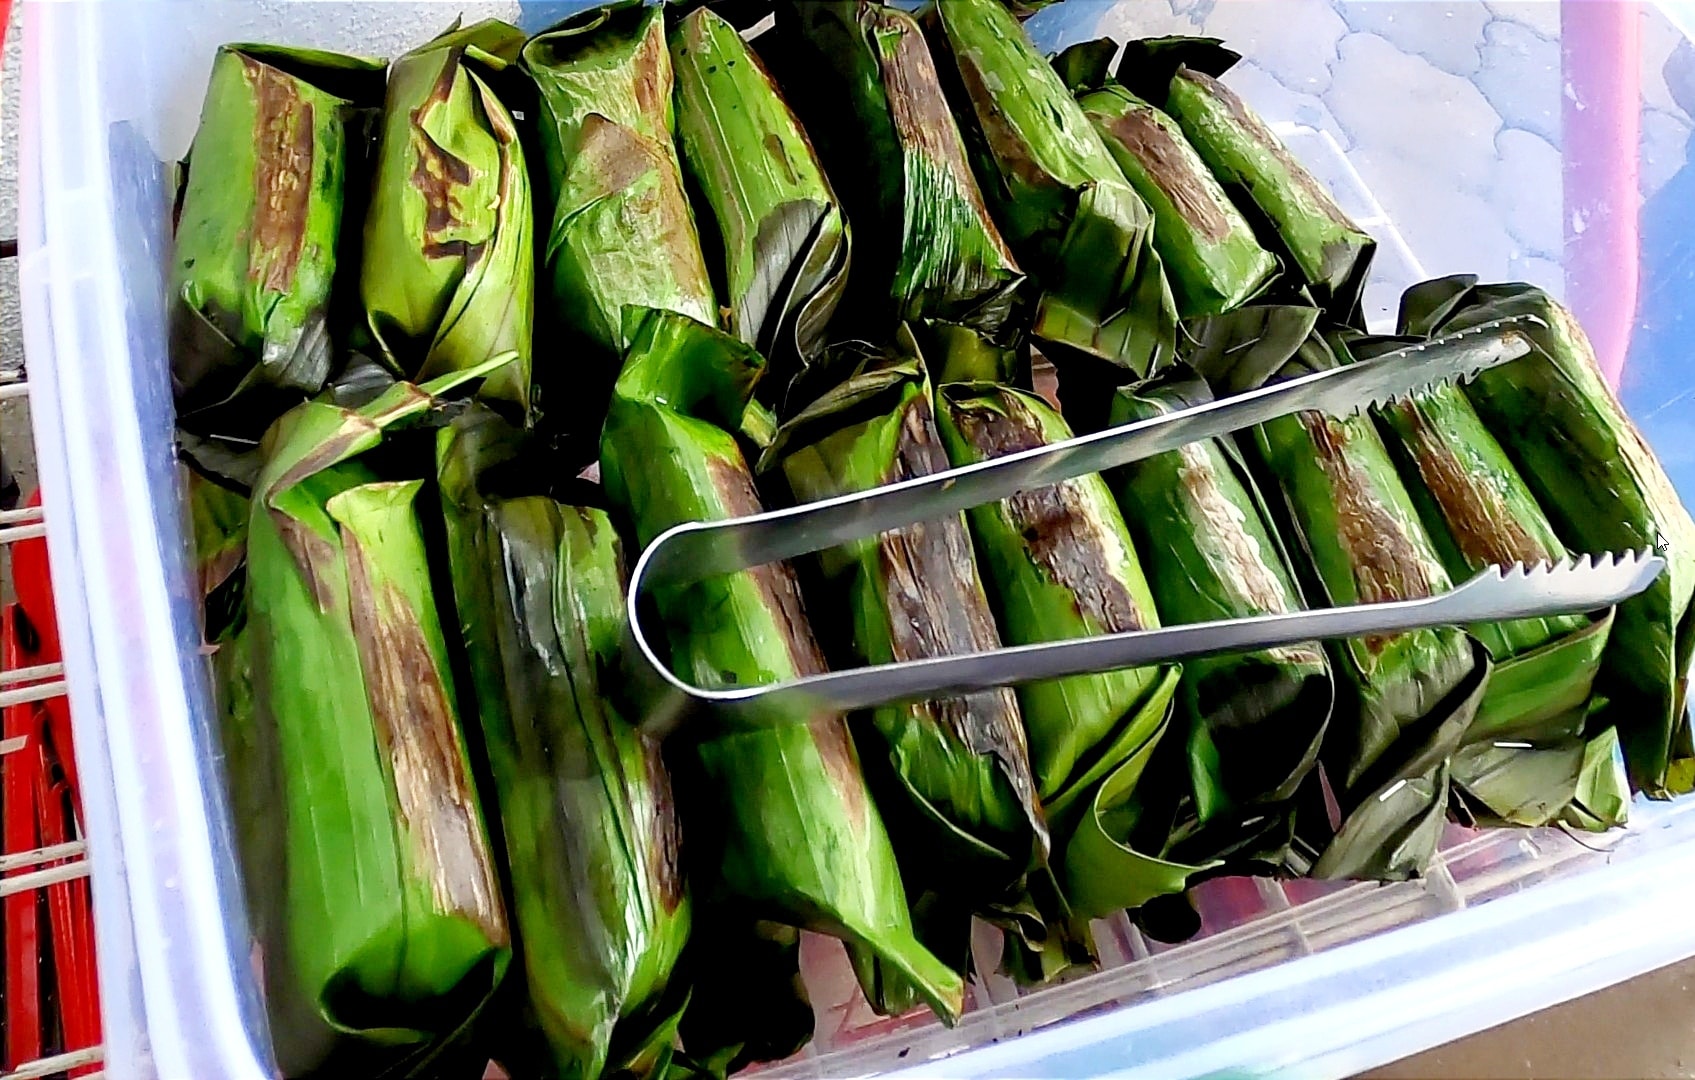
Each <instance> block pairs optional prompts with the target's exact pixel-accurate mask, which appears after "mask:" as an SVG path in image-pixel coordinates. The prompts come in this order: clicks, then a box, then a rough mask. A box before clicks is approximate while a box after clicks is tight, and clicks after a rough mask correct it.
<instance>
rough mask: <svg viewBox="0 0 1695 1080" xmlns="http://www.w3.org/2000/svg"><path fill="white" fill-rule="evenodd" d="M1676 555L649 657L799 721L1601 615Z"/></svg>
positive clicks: (730, 698) (721, 704) (749, 718)
mask: <svg viewBox="0 0 1695 1080" xmlns="http://www.w3.org/2000/svg"><path fill="white" fill-rule="evenodd" d="M1664 569H1665V560H1664V559H1663V558H1661V557H1660V556H1658V555H1654V554H1651V553H1649V552H1646V551H1643V552H1628V553H1625V554H1624V555H1621V556H1614V555H1603V556H1599V557H1597V558H1591V557H1590V556H1588V555H1585V556H1582V557H1581V558H1579V559H1577V560H1575V561H1573V560H1569V559H1568V560H1563V561H1561V562H1559V563H1556V564H1554V565H1552V566H1550V565H1548V564H1546V563H1543V564H1541V565H1539V566H1536V567H1532V568H1528V569H1527V568H1526V567H1523V566H1514V567H1512V568H1510V569H1503V568H1501V567H1490V568H1489V569H1487V570H1484V571H1483V572H1481V573H1479V574H1477V575H1476V576H1474V577H1472V578H1471V579H1470V580H1468V581H1466V582H1465V583H1464V584H1462V585H1460V586H1459V587H1458V588H1456V589H1452V590H1450V591H1448V592H1445V593H1440V594H1438V595H1436V596H1431V597H1427V598H1425V599H1421V600H1398V601H1392V602H1388V603H1381V604H1356V605H1352V606H1349V607H1336V608H1319V609H1317V610H1313V611H1297V612H1290V613H1289V614H1285V615H1260V616H1256V617H1253V618H1247V619H1222V620H1218V621H1216V622H1202V623H1185V624H1183V625H1181V626H1168V627H1165V628H1163V629H1159V630H1132V631H1129V632H1126V633H1122V634H1103V635H1101V636H1099V637H1088V638H1073V639H1071V640H1067V641H1052V642H1043V643H1041V644H1038V645H1019V646H1014V647H1010V648H1004V649H995V650H992V651H989V652H977V653H966V654H962V655H959V656H940V657H935V658H932V659H928V660H908V661H905V662H903V663H897V664H878V665H875V666H872V667H860V668H852V669H850V670H847V671H832V672H828V673H826V674H823V675H814V676H811V677H809V678H804V679H793V680H790V681H788V682H783V683H776V684H773V685H769V686H738V687H733V688H729V689H723V690H707V689H703V688H701V687H697V686H693V685H690V684H689V683H686V682H684V681H683V680H681V679H679V678H677V677H676V676H675V675H673V674H671V672H670V671H669V670H667V669H665V668H664V667H663V665H662V664H661V662H660V661H659V660H658V658H657V657H655V656H653V655H652V654H651V653H649V654H648V659H649V662H650V663H652V664H653V665H654V666H655V668H656V669H657V670H659V671H660V673H661V674H663V675H664V676H665V678H666V680H667V681H668V682H670V683H671V685H673V686H675V687H676V688H677V689H678V690H681V691H682V692H683V693H684V694H686V695H687V696H688V697H691V698H694V699H695V700H697V701H699V702H702V703H703V704H706V705H708V706H710V707H712V708H713V710H714V711H715V712H717V713H718V714H719V716H720V717H721V718H722V719H723V720H724V721H725V722H726V724H727V726H729V727H731V728H744V729H745V728H755V727H761V726H766V725H770V724H779V723H787V722H791V721H793V720H795V719H796V718H797V717H799V718H804V717H807V716H814V715H817V714H818V713H820V712H847V711H850V710H853V709H866V708H871V707H872V706H875V705H884V704H888V703H890V702H897V701H918V700H923V699H926V698H936V697H952V696H955V695H959V694H967V693H973V692H975V691H979V690H986V689H989V688H990V687H996V686H1016V685H1019V684H1021V683H1027V682H1036V681H1039V680H1042V679H1054V678H1060V677H1062V676H1066V675H1080V674H1084V673H1087V672H1097V671H1114V670H1117V669H1120V668H1130V667H1141V666H1142V665H1144V664H1161V663H1167V662H1170V661H1174V660H1186V659H1190V658H1193V657H1197V656H1208V655H1212V654H1215V653H1229V652H1253V651H1255V650H1259V649H1271V648H1277V647H1279V646H1283V645H1294V644H1297V643H1300V642H1307V641H1316V640H1324V639H1334V638H1354V637H1364V636H1366V635H1368V634H1388V633H1396V632H1399V631H1406V630H1419V629H1423V628H1424V627H1428V626H1449V625H1462V626H1463V625H1467V624H1470V623H1476V622H1484V621H1490V622H1492V621H1495V620H1500V619H1519V618H1534V617H1537V616H1542V615H1556V614H1561V613H1565V612H1573V611H1594V610H1598V609H1601V608H1606V607H1608V606H1610V605H1612V604H1616V603H1619V602H1620V601H1623V600H1627V599H1629V598H1630V597H1632V596H1635V595H1636V594H1637V593H1639V592H1641V591H1642V590H1644V589H1646V588H1647V587H1648V586H1649V585H1651V584H1653V582H1654V579H1655V578H1657V577H1659V576H1660V573H1661V572H1662V571H1663V570H1664Z"/></svg>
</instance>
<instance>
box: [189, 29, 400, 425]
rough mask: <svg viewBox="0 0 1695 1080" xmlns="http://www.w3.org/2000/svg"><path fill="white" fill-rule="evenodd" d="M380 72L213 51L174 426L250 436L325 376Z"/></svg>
mask: <svg viewBox="0 0 1695 1080" xmlns="http://www.w3.org/2000/svg"><path fill="white" fill-rule="evenodd" d="M386 68H387V65H386V64H385V63H384V62H383V61H381V60H366V59H363V58H360V57H354V56H344V55H341V54H339V53H330V52H322V51H319V50H315V49H291V48H283V47H280V46H274V45H225V46H224V47H223V48H221V49H219V50H218V55H217V58H216V59H215V60H214V61H213V62H212V77H211V81H210V82H209V83H208V85H207V87H206V100H205V104H204V106H203V107H202V108H201V112H200V126H199V129H198V130H197V131H196V132H195V136H194V145H193V148H192V151H191V159H190V162H189V168H188V177H187V182H186V185H185V187H184V190H183V193H182V205H181V209H180V214H179V218H178V222H177V227H176V252H175V256H174V261H173V263H172V267H171V313H170V319H171V387H172V390H173V392H174V394H175V396H176V404H177V417H178V423H179V424H182V425H183V426H185V427H190V428H193V429H195V430H213V431H217V432H220V433H226V434H232V435H236V436H240V437H244V438H250V439H257V438H258V437H259V436H260V435H262V434H264V431H265V429H266V428H267V427H269V426H270V423H271V421H272V420H274V419H276V418H277V417H278V416H280V415H281V414H282V413H283V412H285V411H287V409H288V408H289V407H291V406H293V405H296V404H298V403H299V402H301V401H303V400H305V399H306V398H307V397H309V396H310V395H312V394H315V393H317V392H318V390H319V388H320V387H322V386H323V385H324V380H326V379H327V378H329V375H330V371H331V369H332V368H333V367H334V364H335V349H336V342H335V341H334V340H333V337H332V334H331V332H330V325H331V323H332V321H333V320H332V318H331V315H332V311H331V308H332V306H333V305H334V301H335V295H336V293H337V290H336V288H335V285H336V269H337V264H338V261H339V260H340V259H341V258H342V257H343V255H344V254H346V250H345V249H346V236H345V234H346V233H350V232H351V231H352V224H353V223H354V222H356V221H357V220H358V219H357V216H356V215H349V214H348V213H347V204H348V200H349V195H350V193H351V194H352V196H353V204H354V210H355V211H357V208H358V206H359V205H360V203H361V202H362V200H361V199H360V197H359V195H358V192H360V191H361V190H362V189H363V187H364V184H365V182H366V176H365V168H366V165H367V161H366V158H367V148H366V145H365V143H366V139H365V134H364V133H365V129H366V127H367V126H368V122H369V120H370V119H371V118H372V117H374V115H375V112H376V109H377V107H378V106H380V105H381V103H382V96H383V73H384V71H385V70H386ZM344 222H346V223H347V226H348V227H347V228H346V229H344ZM355 235H356V234H355Z"/></svg>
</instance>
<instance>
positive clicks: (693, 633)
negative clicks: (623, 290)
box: [600, 311, 964, 1021]
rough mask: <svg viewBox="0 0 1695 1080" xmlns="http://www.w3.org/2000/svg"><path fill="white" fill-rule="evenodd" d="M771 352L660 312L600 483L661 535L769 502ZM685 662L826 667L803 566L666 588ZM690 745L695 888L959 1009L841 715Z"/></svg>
mask: <svg viewBox="0 0 1695 1080" xmlns="http://www.w3.org/2000/svg"><path fill="white" fill-rule="evenodd" d="M763 367H764V364H763V360H762V358H761V357H760V356H759V355H758V354H757V353H756V352H754V351H753V350H752V349H750V348H749V347H747V346H746V345H745V344H744V343H742V342H740V341H738V340H737V339H736V338H734V337H731V336H730V335H728V334H724V333H722V332H720V331H718V330H715V329H713V328H712V327H709V326H706V325H704V324H702V323H698V322H695V321H694V320H692V319H689V318H687V317H686V316H682V315H678V314H676V313H674V312H665V311H648V312H645V313H644V315H643V317H642V319H641V321H640V323H639V328H638V330H637V332H636V334H635V336H634V337H633V339H632V343H631V346H630V353H629V357H628V359H627V360H626V361H625V365H624V370H623V373H622V374H621V375H620V376H619V378H618V383H617V386H616V387H615V388H614V391H613V397H612V406H611V410H610V412H609V413H608V416H607V421H606V427H605V429H604V430H603V432H602V436H601V460H600V466H601V476H602V478H603V482H604V483H605V485H606V489H607V492H608V493H609V495H610V497H611V498H612V500H613V501H614V502H615V503H616V504H617V505H619V506H621V507H623V508H625V509H626V510H627V511H628V513H629V515H630V517H631V519H632V520H633V522H634V524H635V530H636V534H637V538H638V540H639V541H640V542H641V543H644V544H645V543H648V542H651V541H652V540H653V538H654V537H656V536H657V535H659V534H660V533H661V532H663V531H664V530H665V529H668V528H670V527H671V526H673V525H676V524H679V523H681V522H685V521H704V520H717V519H721V518H726V517H737V516H742V515H745V514H750V513H757V512H758V511H759V509H760V504H759V497H758V494H757V492H756V491H755V489H754V485H753V477H752V473H751V471H750V470H749V468H748V466H747V463H746V461H745V460H744V459H743V457H742V453H741V450H740V448H739V447H738V446H737V444H736V440H735V438H734V436H733V435H732V434H731V432H732V431H733V430H735V429H736V427H738V426H739V424H740V423H741V413H742V410H743V407H744V405H745V403H746V400H747V397H748V396H749V394H750V393H751V392H752V389H753V384H754V382H755V380H756V379H757V378H758V376H759V375H760V373H761V371H762V370H763ZM654 602H655V606H656V607H657V609H658V612H659V615H660V617H661V619H663V621H664V623H665V625H666V627H667V630H668V636H669V637H670V641H671V653H672V660H671V662H672V665H673V667H674V669H675V670H677V671H678V672H680V673H681V674H682V676H683V677H685V678H688V679H690V680H692V681H694V682H696V683H697V684H699V685H703V686H725V685H733V684H745V683H759V682H771V681H775V680H781V679H788V678H795V677H799V676H801V675H808V674H816V673H818V672H821V671H823V670H825V666H824V661H823V657H822V655H821V653H820V650H819V647H818V643H817V641H816V640H815V639H814V637H813V635H812V631H811V629H810V627H809V626H808V624H807V621H806V614H805V611H804V608H803V607H802V603H801V596H800V590H799V587H798V584H797V582H796V579H795V575H794V572H793V570H792V569H791V568H790V567H789V566H788V565H787V564H784V563H774V564H767V565H764V566H760V567H756V568H753V569H750V570H743V571H739V572H736V573H733V574H725V575H718V576H714V577H709V578H706V579H704V580H700V581H695V582H691V583H688V584H686V585H672V586H666V587H661V588H656V589H655V594H654ZM771 719H772V720H773V724H772V725H770V726H766V727H763V728H760V729H758V730H752V731H737V732H727V733H718V732H713V733H708V734H704V735H702V736H701V737H698V738H695V739H691V740H689V741H688V745H687V749H686V752H685V753H684V754H683V758H684V760H683V762H682V763H681V764H679V765H678V768H679V770H683V769H684V766H685V765H686V776H685V777H684V779H686V780H687V783H685V784H680V788H681V795H680V803H681V805H682V807H683V818H684V820H686V821H687V822H688V823H689V830H690V831H689V844H690V849H691V851H692V852H695V853H697V854H694V855H691V857H690V859H691V865H692V866H695V867H698V868H710V869H703V870H702V874H703V875H704V880H697V885H698V886H699V888H698V889H697V895H701V896H702V900H703V902H707V903H732V904H735V905H738V906H739V907H740V908H741V910H742V911H743V913H744V914H746V915H749V916H752V917H755V918H765V919H770V920H774V921H778V922H783V923H787V924H791V925H797V926H802V927H806V928H812V929H817V930H820V931H822V932H825V933H831V934H835V935H837V936H839V937H842V938H844V939H846V940H847V941H848V942H850V943H851V944H854V945H856V946H858V947H860V948H862V949H865V950H868V951H869V952H871V953H873V954H875V956H876V957H877V958H878V960H880V961H881V962H882V963H884V964H886V965H888V966H889V967H890V968H891V969H892V970H895V971H898V972H899V973H900V974H901V975H902V976H903V977H904V978H906V979H907V980H908V981H910V983H911V984H912V986H913V987H914V988H916V990H917V992H918V993H919V995H920V996H921V997H922V998H923V999H924V1000H925V1001H926V1002H927V1003H929V1004H930V1006H931V1007H932V1008H933V1009H934V1010H935V1011H936V1012H937V1014H938V1015H940V1016H942V1017H943V1018H944V1019H946V1020H949V1021H951V1020H953V1019H954V1018H956V1017H957V1016H958V1015H959V1010H960V1008H961V1005H962V1001H963V996H964V984H963V982H962V980H961V979H960V977H959V975H958V974H956V973H955V972H954V971H952V970H951V969H949V968H948V966H947V965H945V964H943V963H942V962H941V961H940V960H938V959H937V958H936V957H935V956H934V955H932V954H931V953H930V952H929V951H928V950H926V949H925V948H924V947H923V946H922V945H920V944H919V942H918V940H917V938H916V937H915V936H914V934H913V928H912V916H911V912H910V910H909V909H908V907H907V899H906V893H905V890H904V888H903V885H902V882H901V876H900V871H899V869H898V868H897V866H896V863H895V855H894V851H893V849H892V847H891V846H890V842H889V836H888V833H887V832H886V831H885V829H884V826H883V821H882V818H881V816H880V815H879V814H878V811H877V808H876V806H875V805H874V804H873V803H872V802H871V797H870V794H869V792H868V791H867V790H866V786H865V780H864V777H863V775H862V774H861V772H860V765H859V759H858V757H857V755H856V754H855V752H854V747H853V743H852V742H851V740H850V737H849V733H848V728H847V724H846V722H845V721H844V720H843V718H842V717H841V716H839V715H836V714H830V713H824V714H820V715H814V716H794V717H772V718H771Z"/></svg>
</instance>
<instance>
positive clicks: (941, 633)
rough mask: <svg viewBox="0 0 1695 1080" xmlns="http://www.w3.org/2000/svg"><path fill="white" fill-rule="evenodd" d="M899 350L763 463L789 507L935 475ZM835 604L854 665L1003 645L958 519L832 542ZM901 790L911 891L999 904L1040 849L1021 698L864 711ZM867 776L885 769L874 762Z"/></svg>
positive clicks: (1043, 841) (901, 834)
mask: <svg viewBox="0 0 1695 1080" xmlns="http://www.w3.org/2000/svg"><path fill="white" fill-rule="evenodd" d="M903 336H905V337H906V342H905V348H904V349H902V350H900V351H901V352H902V353H904V356H900V355H897V356H894V357H891V358H889V359H888V360H887V361H886V362H884V363H882V364H879V365H875V366H871V367H869V368H868V369H866V370H863V371H861V372H860V373H858V374H857V375H855V376H853V377H852V378H849V379H848V380H847V381H845V382H843V383H842V384H841V385H840V386H839V387H837V389H835V390H834V391H832V392H830V393H828V394H826V395H824V396H823V397H821V398H820V399H818V401H816V402H814V403H813V404H812V405H811V406H809V407H808V408H807V409H805V410H804V411H802V412H801V413H799V414H798V415H796V417H795V418H794V419H793V420H792V421H790V422H789V424H788V425H787V426H786V427H785V428H784V429H783V431H782V432H781V433H780V434H779V437H778V442H777V444H776V445H775V446H774V447H773V448H772V450H771V451H770V452H769V453H768V455H767V461H770V462H774V463H780V464H781V467H782V471H783V475H784V477H785V478H786V479H787V480H788V486H789V489H790V490H791V491H792V492H793V494H794V497H795V500H796V501H797V502H803V503H805V502H816V501H817V500H819V499H827V498H831V497H834V496H837V495H846V494H851V493H855V492H861V491H867V490H869V489H871V488H874V487H877V486H879V485H882V484H893V483H898V482H900V481H902V480H909V479H913V478H915V477H920V476H928V475H930V474H931V473H936V472H942V471H944V470H946V469H947V467H948V459H947V455H946V453H945V452H944V451H943V449H942V445H941V437H940V436H939V435H938V434H937V432H936V424H935V417H934V414H933V411H932V410H933V405H932V403H931V396H930V383H929V380H928V379H927V378H925V376H924V370H923V367H922V364H921V362H920V361H919V360H918V358H917V352H916V349H915V348H914V347H913V344H912V342H911V339H910V336H908V335H905V334H904V333H903ZM818 561H819V564H820V570H821V577H822V580H823V584H824V587H825V589H826V590H827V591H826V592H825V593H823V595H822V596H821V597H820V599H824V598H826V597H827V598H828V599H829V600H830V603H829V605H828V606H829V608H831V609H833V610H839V611H845V612H849V613H851V615H852V623H853V627H852V635H851V637H852V646H851V652H852V655H853V661H854V662H855V663H857V664H886V663H894V662H898V661H905V660H922V659H927V658H930V657H936V656H949V655H953V654H957V653H968V652H980V651H984V650H989V649H998V648H1000V644H1001V642H1000V634H999V633H998V631H997V630H996V629H995V617H994V613H993V612H992V611H991V610H990V609H989V601H988V597H987V596H986V595H985V594H984V591H983V583H982V580H981V579H980V578H979V577H978V574H977V564H976V561H975V559H974V556H973V552H972V548H971V537H970V534H969V533H968V532H967V531H966V525H965V519H964V517H963V515H961V516H957V517H954V518H952V519H944V520H940V521H932V522H925V523H922V524H918V525H912V526H909V527H907V528H904V529H897V530H894V531H892V532H887V533H883V534H881V535H879V536H876V537H873V538H870V539H866V540H859V541H855V542H854V543H852V544H847V545H843V546H842V547H839V548H833V549H831V550H830V551H827V552H824V553H822V554H821V555H820V556H819V559H818ZM869 719H870V727H871V729H872V730H873V731H874V732H875V738H874V739H871V740H863V739H862V740H861V743H860V744H861V746H862V747H866V749H867V755H866V756H867V757H868V758H869V757H871V756H872V755H873V754H875V755H880V756H881V757H883V758H885V759H886V760H887V762H888V768H887V769H886V770H881V771H885V772H888V773H889V774H890V775H891V777H892V779H893V781H894V785H893V786H894V787H896V789H897V790H898V791H899V794H900V798H899V803H900V804H901V805H898V806H891V805H890V803H888V802H884V803H882V804H881V805H882V807H883V809H884V813H885V816H887V817H888V818H889V820H890V824H891V832H892V833H893V834H894V835H895V837H896V843H895V850H896V852H897V854H899V855H900V856H901V865H902V873H903V876H905V877H906V878H908V879H909V880H908V882H907V884H908V886H909V888H916V887H918V886H919V885H920V884H922V885H924V886H926V887H929V888H932V889H934V890H936V891H938V892H942V893H947V894H951V895H954V896H956V897H961V896H962V897H963V898H964V899H965V901H966V903H965V907H966V909H969V908H971V907H973V906H976V907H981V906H982V905H983V904H987V903H992V902H996V901H998V900H1001V899H1003V897H1004V894H1005V893H1006V892H1007V890H1008V889H1009V888H1012V887H1013V886H1015V885H1018V884H1019V883H1021V882H1022V879H1023V877H1024V875H1025V874H1026V873H1027V872H1028V871H1029V870H1031V869H1032V868H1034V867H1035V866H1037V865H1039V864H1040V863H1041V862H1042V861H1043V860H1044V859H1045V857H1046V854H1047V826H1046V823H1045V821H1044V819H1043V817H1042V811H1041V808H1040V806H1039V805H1038V803H1037V799H1036V790H1035V781H1034V779H1033V778H1032V776H1031V772H1030V759H1029V754H1028V751H1027V750H1026V748H1025V744H1024V727H1023V723H1022V721H1021V718H1020V716H1019V712H1018V701H1017V698H1016V697H1015V696H1014V695H1013V692H1012V691H1011V690H1008V689H1000V690H989V691H984V692H982V693H977V694H971V695H969V696H965V697H957V698H947V699H942V700H936V701H921V702H913V703H910V704H903V705H885V706H882V707H880V708H878V709H876V710H875V711H874V712H873V713H872V714H871V716H870V718H869ZM867 770H868V772H870V773H871V774H872V775H876V774H877V773H878V771H879V770H877V769H875V768H874V767H873V766H872V765H870V764H868V765H867Z"/></svg>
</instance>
